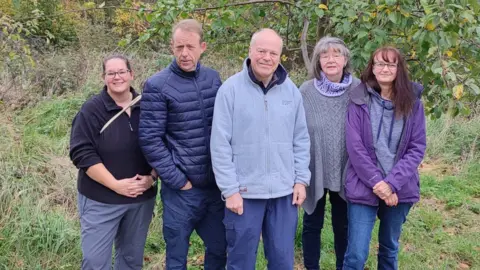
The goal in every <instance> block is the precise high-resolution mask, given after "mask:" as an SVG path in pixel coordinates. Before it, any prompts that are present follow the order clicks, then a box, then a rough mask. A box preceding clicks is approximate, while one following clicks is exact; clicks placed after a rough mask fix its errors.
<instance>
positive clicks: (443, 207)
mask: <svg viewBox="0 0 480 270" xmlns="http://www.w3.org/2000/svg"><path fill="white" fill-rule="evenodd" d="M102 55H103V53H99V52H94V51H93V52H91V58H89V59H85V60H84V61H88V62H89V64H88V66H89V67H90V68H91V69H90V70H85V71H82V72H84V73H85V74H86V75H85V77H84V79H83V81H82V85H81V86H79V87H78V88H75V89H69V90H68V91H66V92H65V93H64V94H63V95H61V96H59V97H58V96H55V95H52V96H50V97H48V96H47V97H46V98H38V99H36V100H38V103H36V104H31V105H30V106H27V107H25V108H24V109H22V110H17V111H10V110H5V112H4V113H2V114H1V115H0V125H1V126H2V129H0V137H1V140H0V269H78V268H79V264H80V260H81V252H80V238H79V234H80V233H79V222H78V217H77V212H76V194H77V191H76V169H75V168H74V167H73V165H71V162H70V160H69V158H68V140H69V129H70V124H71V120H72V118H73V116H74V115H75V113H76V112H77V111H78V109H79V108H80V106H81V105H82V103H83V102H84V101H85V100H86V99H87V98H88V97H90V96H91V95H93V94H94V93H98V92H99V91H100V87H101V79H100V75H99V74H100V73H101V60H100V59H101V58H102ZM133 56H134V58H135V61H134V71H135V72H136V73H135V74H136V81H135V86H136V88H137V89H140V88H141V82H142V81H144V80H145V79H146V78H147V77H148V76H149V75H151V74H152V73H154V72H156V71H158V70H160V69H162V68H164V67H165V66H166V65H168V64H169V63H170V60H171V58H170V56H169V55H168V54H167V53H164V54H161V55H158V56H157V55H155V57H153V56H152V57H144V56H142V55H141V54H135V53H134V54H133ZM52 57H53V58H62V57H66V56H65V55H63V56H62V55H58V54H57V55H54V56H52ZM219 59H221V60H219ZM52 61H53V60H52ZM202 61H203V63H204V64H205V65H207V66H211V67H213V68H216V69H217V70H219V72H220V74H221V76H222V78H223V79H226V78H227V77H228V76H230V75H232V74H233V73H235V72H237V71H239V70H240V69H241V68H242V67H241V64H242V59H239V58H238V57H232V58H225V59H223V58H221V57H220V56H219V55H218V54H216V53H214V52H211V53H210V54H209V55H206V56H205V57H204V58H203V59H202ZM65 76H69V75H68V74H66V75H65ZM291 77H293V78H294V80H295V82H296V83H297V84H300V83H301V82H302V80H304V78H305V72H304V70H301V69H299V70H295V71H294V72H292V73H291ZM0 106H2V105H1V104H0ZM479 131H480V115H475V116H472V117H470V118H469V119H463V118H455V119H449V118H441V119H438V120H434V121H433V120H429V121H428V126H427V133H428V148H427V157H426V159H425V165H424V166H425V168H424V169H422V172H423V175H422V180H421V189H422V201H421V202H420V203H419V204H418V205H417V206H416V207H414V208H413V209H412V211H411V214H410V215H409V220H408V221H407V223H406V224H405V228H404V233H403V236H402V252H401V255H400V265H401V269H454V268H457V267H459V265H460V264H466V265H468V266H469V267H470V269H480V258H479V256H478V252H479V251H480V246H479V245H480V244H479V242H478V239H480V226H479V225H478V224H479V223H480V219H479V214H480V165H479V161H480V155H479V151H478V150H479V147H480V142H479V139H478V134H479V133H480V132H479ZM429 166H430V167H429ZM428 168H430V169H431V168H433V169H431V170H427V169H428ZM439 170H440V171H441V173H438V171H439ZM329 209H330V208H329V206H328V204H327V214H326V222H325V228H324V230H323V248H322V268H323V269H334V265H335V255H334V251H333V235H332V232H331V222H330V219H329ZM161 212H162V206H161V204H160V203H157V207H156V209H155V217H154V219H153V222H152V224H151V228H150V232H149V236H148V239H147V244H146V253H145V269H163V264H164V261H165V243H164V242H163V238H162V231H161ZM300 216H301V215H300ZM301 228H302V225H301V220H300V221H299V228H298V232H297V239H296V241H295V247H296V250H297V252H296V263H297V265H296V267H297V268H298V269H300V268H301V239H300V236H301V235H300V233H301ZM376 245H377V242H376V236H374V241H373V243H372V245H371V253H370V254H371V256H370V259H369V262H368V265H367V266H368V267H369V269H374V268H376V259H375V256H374V255H375V254H376ZM203 259H204V258H203V245H202V242H201V240H200V238H199V237H198V236H196V235H194V236H193V237H192V239H191V247H190V253H189V269H201V265H202V263H203ZM265 268H266V260H265V258H264V255H263V251H262V246H261V245H260V247H259V252H258V261H257V269H265Z"/></svg>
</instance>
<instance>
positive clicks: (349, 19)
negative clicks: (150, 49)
mask: <svg viewBox="0 0 480 270" xmlns="http://www.w3.org/2000/svg"><path fill="white" fill-rule="evenodd" d="M139 13H140V15H141V16H144V17H145V19H146V20H147V21H148V23H149V28H148V29H147V30H146V31H145V32H144V33H142V34H141V36H140V41H142V42H145V41H147V40H149V39H160V41H163V42H164V43H165V44H167V41H168V39H169V38H170V31H171V30H170V29H171V26H172V24H173V23H174V22H175V21H177V20H179V19H183V18H187V17H194V18H196V19H198V20H199V21H201V22H203V24H204V31H205V34H206V39H207V41H209V42H210V43H211V44H213V45H214V46H215V45H217V46H221V45H222V44H224V43H234V44H236V46H238V48H239V51H242V52H246V46H248V40H249V38H250V36H251V34H252V33H253V32H254V31H255V30H257V29H259V28H261V27H271V28H274V29H276V30H277V31H278V32H279V33H280V34H281V35H282V36H283V37H284V39H285V41H286V42H285V47H286V48H285V49H286V50H287V51H288V50H298V49H299V48H301V49H302V52H303V59H304V62H305V63H308V62H309V61H310V60H309V57H308V51H309V50H308V48H311V47H312V45H314V43H315V42H316V41H317V40H318V39H319V38H320V37H321V36H323V35H327V34H328V35H333V36H338V37H341V38H343V39H344V40H345V42H346V43H347V44H348V46H349V47H350V49H351V51H352V55H353V58H352V63H353V67H354V69H355V71H356V72H357V74H358V73H359V72H360V71H361V70H362V69H363V68H364V67H365V65H366V62H367V60H368V58H369V57H370V54H371V53H372V52H373V51H374V50H375V49H377V48H378V47H380V46H382V45H386V44H391V45H393V46H395V47H398V48H399V49H400V50H401V51H402V52H403V53H404V54H405V55H406V57H407V60H408V63H409V67H410V72H411V76H412V79H413V80H415V81H419V82H421V83H422V84H423V85H424V86H425V88H426V90H425V93H424V100H425V105H426V108H427V112H428V113H429V114H430V115H432V116H433V117H439V116H440V115H441V114H443V113H445V112H449V114H451V115H457V114H458V113H463V114H469V113H470V108H469V106H470V105H471V102H474V101H477V100H479V96H480V89H479V85H480V76H479V75H480V65H479V64H478V63H479V62H480V53H479V51H480V24H479V21H480V16H479V14H480V8H479V4H478V1H477V0H438V1H430V0H375V1H355V0H342V1H340V0H337V1H326V0H321V1H318V0H317V1H307V0H298V1H281V0H277V1H275V0H272V1H266V0H263V1H262V0H258V1H255V0H250V1H242V2H241V1H225V0H221V1H215V4H213V3H209V2H208V1H201V0H166V1H157V3H156V4H155V5H153V6H151V7H149V8H147V7H143V8H141V9H140V12H139ZM315 23H316V24H317V25H316V27H309V26H310V25H313V26H315Z"/></svg>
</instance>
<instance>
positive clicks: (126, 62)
mask: <svg viewBox="0 0 480 270" xmlns="http://www.w3.org/2000/svg"><path fill="white" fill-rule="evenodd" d="M112 59H121V60H123V61H125V64H126V65H127V69H128V70H130V71H132V68H131V66H130V60H128V58H127V57H126V56H125V55H122V54H114V55H110V56H107V57H105V58H104V59H103V63H102V70H103V73H104V74H105V65H106V64H107V62H108V61H109V60H112Z"/></svg>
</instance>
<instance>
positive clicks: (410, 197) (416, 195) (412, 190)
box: [397, 172, 420, 203]
mask: <svg viewBox="0 0 480 270" xmlns="http://www.w3.org/2000/svg"><path fill="white" fill-rule="evenodd" d="M397 196H398V201H399V202H402V203H403V202H418V201H419V200H420V181H419V175H418V172H415V173H414V174H413V175H412V177H411V178H410V181H408V182H407V183H405V184H404V185H403V187H402V189H401V190H400V191H398V193H397Z"/></svg>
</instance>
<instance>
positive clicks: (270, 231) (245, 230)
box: [224, 195, 298, 270]
mask: <svg viewBox="0 0 480 270" xmlns="http://www.w3.org/2000/svg"><path fill="white" fill-rule="evenodd" d="M297 220H298V212H297V207H296V206H295V205H292V195H288V196H284V197H280V198H275V199H265V200H263V199H244V200H243V215H241V216H240V215H237V214H235V213H233V212H231V211H230V210H228V209H225V219H224V224H225V228H226V235H227V244H228V248H227V253H228V258H227V269H228V270H254V269H255V263H256V259H257V249H258V243H259V241H260V234H262V238H263V244H264V251H265V257H266V258H267V261H268V269H271V270H273V269H275V270H283V269H285V270H292V269H293V262H294V244H295V232H296V229H297Z"/></svg>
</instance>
